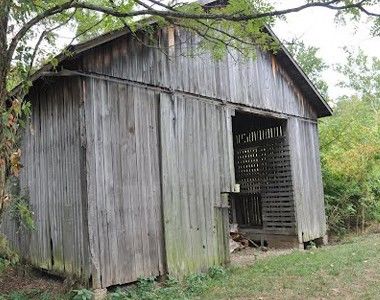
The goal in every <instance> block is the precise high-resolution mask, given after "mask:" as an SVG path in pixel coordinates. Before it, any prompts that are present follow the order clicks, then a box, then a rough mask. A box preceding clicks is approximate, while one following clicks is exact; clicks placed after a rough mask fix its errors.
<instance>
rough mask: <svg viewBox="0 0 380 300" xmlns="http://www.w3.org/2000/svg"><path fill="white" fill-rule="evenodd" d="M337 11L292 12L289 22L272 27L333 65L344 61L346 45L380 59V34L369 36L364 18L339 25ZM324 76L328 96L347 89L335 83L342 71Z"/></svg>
mask: <svg viewBox="0 0 380 300" xmlns="http://www.w3.org/2000/svg"><path fill="white" fill-rule="evenodd" d="M277 2H278V4H277V5H278V7H290V6H292V7H293V6H297V4H299V3H300V2H302V1H298V0H287V1H285V0H278V1H277ZM334 17H335V13H334V12H333V11H331V10H328V9H325V8H310V9H306V10H303V11H301V12H298V13H293V14H289V15H287V17H286V22H282V21H281V22H278V23H277V24H276V26H275V27H274V28H273V29H274V31H275V33H276V34H277V35H278V36H279V37H280V39H283V40H288V41H289V40H291V39H292V38H298V39H301V40H303V41H304V42H305V43H306V44H307V45H310V46H316V47H318V48H319V49H320V51H319V55H320V57H322V58H323V60H324V61H325V62H326V63H327V64H329V65H333V64H336V63H344V62H345V54H344V51H343V47H344V46H347V47H349V49H352V50H355V49H358V48H359V47H360V48H362V49H363V50H364V51H365V53H366V54H368V55H370V56H377V57H379V58H380V37H372V36H371V35H370V26H369V25H368V24H367V23H366V22H365V20H363V22H361V23H360V24H358V26H357V28H355V26H354V25H353V24H347V25H339V24H336V23H335V22H334ZM323 77H324V79H325V80H326V81H327V82H328V83H329V96H330V97H332V98H336V97H338V96H339V95H342V93H343V92H344V91H343V90H342V89H340V88H339V87H336V84H337V83H338V81H339V78H340V77H339V74H337V73H336V72H335V71H333V70H332V68H330V70H328V71H326V72H324V74H323Z"/></svg>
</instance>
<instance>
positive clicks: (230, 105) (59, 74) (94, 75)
mask: <svg viewBox="0 0 380 300" xmlns="http://www.w3.org/2000/svg"><path fill="white" fill-rule="evenodd" d="M43 76H50V77H66V76H82V77H87V78H94V79H99V80H105V81H111V82H116V83H120V84H126V85H132V86H136V87H142V88H146V89H152V90H154V91H158V92H163V93H168V94H175V93H177V94H182V95H184V96H188V97H194V98H197V99H202V100H204V101H206V102H210V101H211V102H213V103H214V104H215V102H217V103H218V104H219V105H222V106H227V107H228V108H232V109H236V110H238V111H242V112H249V113H254V114H258V115H262V116H271V117H275V118H278V119H287V118H288V117H293V118H297V119H300V120H304V121H307V122H310V123H313V124H317V120H314V119H310V118H306V117H301V116H298V115H293V114H288V113H283V112H276V111H273V110H269V109H264V108H255V107H251V106H247V105H244V104H234V103H231V102H227V101H224V100H222V99H219V98H214V97H209V96H205V95H201V94H193V93H189V92H186V91H183V90H178V89H171V88H169V87H165V86H156V85H152V84H148V83H145V82H141V81H135V80H130V79H125V78H120V77H115V76H110V75H105V74H99V73H94V72H82V71H78V70H66V69H64V70H62V71H59V72H44V73H43Z"/></svg>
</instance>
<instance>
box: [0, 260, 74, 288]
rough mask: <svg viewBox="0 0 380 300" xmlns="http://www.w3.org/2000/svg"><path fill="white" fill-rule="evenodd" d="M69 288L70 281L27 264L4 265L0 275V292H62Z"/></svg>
mask: <svg viewBox="0 0 380 300" xmlns="http://www.w3.org/2000/svg"><path fill="white" fill-rule="evenodd" d="M69 290H70V283H68V282H65V281H64V280H63V279H61V278H59V277H56V276H52V275H49V274H47V273H44V272H40V271H37V270H35V269H32V268H31V267H28V266H20V267H6V269H5V270H4V271H3V272H2V273H1V275H0V294H8V293H12V292H17V291H30V292H31V293H33V291H35V292H41V291H44V292H49V293H52V294H64V293H66V292H67V291H69Z"/></svg>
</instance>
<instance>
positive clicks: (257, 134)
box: [230, 112, 295, 231]
mask: <svg viewBox="0 0 380 300" xmlns="http://www.w3.org/2000/svg"><path fill="white" fill-rule="evenodd" d="M232 130H233V137H234V163H235V179H236V183H237V184H239V185H240V191H239V192H238V193H234V194H233V195H232V197H231V209H230V222H231V223H234V224H238V225H239V227H240V228H257V229H264V230H266V231H268V230H269V231H278V230H282V231H284V230H290V229H292V228H294V225H295V217H294V205H293V186H292V177H291V169H290V155H289V146H288V139H287V135H286V120H284V119H277V118H270V117H262V116H258V115H254V114H250V113H240V112H237V113H236V115H235V117H233V119H232Z"/></svg>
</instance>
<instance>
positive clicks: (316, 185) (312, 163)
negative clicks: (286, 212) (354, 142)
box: [288, 118, 326, 242]
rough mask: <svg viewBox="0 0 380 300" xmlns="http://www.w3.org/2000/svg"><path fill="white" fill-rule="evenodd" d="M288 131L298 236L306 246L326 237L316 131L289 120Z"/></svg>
mask: <svg viewBox="0 0 380 300" xmlns="http://www.w3.org/2000/svg"><path fill="white" fill-rule="evenodd" d="M288 131H289V138H290V141H289V144H290V146H291V158H292V165H293V170H292V171H293V178H294V195H295V202H296V203H295V204H296V212H297V224H298V236H299V240H300V242H306V241H309V240H313V239H316V238H319V237H323V236H324V235H325V234H326V216H325V211H324V200H323V185H322V176H321V169H320V161H319V142H318V130H317V126H316V124H314V123H311V122H307V121H302V120H298V119H295V118H290V119H289V123H288Z"/></svg>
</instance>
